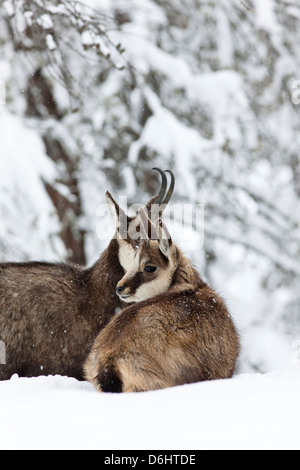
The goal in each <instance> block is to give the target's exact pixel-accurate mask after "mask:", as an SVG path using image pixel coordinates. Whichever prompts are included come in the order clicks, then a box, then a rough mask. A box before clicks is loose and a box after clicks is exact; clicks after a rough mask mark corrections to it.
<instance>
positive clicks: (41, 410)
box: [0, 372, 300, 450]
mask: <svg viewBox="0 0 300 470" xmlns="http://www.w3.org/2000/svg"><path fill="white" fill-rule="evenodd" d="M299 396H300V373H291V372H289V373H288V372H281V373H269V374H266V375H260V374H243V375H240V376H237V377H235V378H234V379H232V380H223V381H214V382H205V383H199V384H193V385H186V386H181V387H176V388H173V389H168V390H162V391H157V392H148V393H140V394H121V395H110V394H100V393H97V392H96V391H94V389H93V388H92V386H91V385H90V384H87V383H80V382H77V381H76V380H75V379H72V378H67V377H60V376H55V377H38V378H32V379H22V378H18V377H15V376H14V377H13V378H12V379H11V380H10V381H7V382H2V383H0V397H1V401H0V423H1V426H0V449H104V450H141V449H146V450H165V449H168V450H201V449H274V450H276V449H297V450H298V449H300V432H299V428H300V407H299Z"/></svg>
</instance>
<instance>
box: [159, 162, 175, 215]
mask: <svg viewBox="0 0 300 470" xmlns="http://www.w3.org/2000/svg"><path fill="white" fill-rule="evenodd" d="M165 173H169V174H170V175H171V185H170V188H169V191H168V192H167V194H166V197H165V198H164V200H163V201H162V204H164V205H165V206H167V204H169V201H170V199H171V197H172V194H173V193H174V189H175V176H174V173H173V172H172V171H171V170H165Z"/></svg>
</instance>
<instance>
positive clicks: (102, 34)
mask: <svg viewBox="0 0 300 470" xmlns="http://www.w3.org/2000/svg"><path fill="white" fill-rule="evenodd" d="M299 44H300V6H299V2H298V0H245V1H244V2H241V1H240V0H216V1H214V0H87V1H84V2H82V3H78V2H74V1H60V0H53V1H50V0H33V1H27V0H5V1H3V0H0V82H1V83H2V85H3V84H5V91H6V99H5V104H2V106H1V108H0V217H1V224H0V259H1V261H8V260H10V261H12V260H15V261H23V260H30V259H31V260H33V259H34V260H39V259H47V260H67V261H71V262H74V263H79V264H91V263H93V262H94V261H95V260H96V259H97V257H98V255H99V254H100V253H101V251H102V250H103V249H104V248H105V247H106V245H107V243H108V240H106V241H103V240H100V239H99V237H98V236H97V231H96V229H97V226H98V224H99V223H101V220H100V218H99V212H97V208H98V207H99V205H100V204H101V203H103V202H104V194H105V191H106V190H110V191H112V193H113V194H114V195H115V196H116V197H118V196H121V195H122V196H127V197H128V202H129V204H133V203H136V202H146V201H147V200H148V199H149V198H150V196H152V195H153V194H154V193H155V191H157V187H158V177H157V175H156V174H155V173H153V172H152V171H151V168H153V167H154V166H158V167H160V168H163V169H165V168H170V169H172V170H173V171H174V173H175V174H176V176H177V187H176V191H175V195H174V202H176V203H177V204H187V203H193V204H196V203H201V204H205V242H204V246H203V247H202V246H201V236H200V234H199V233H196V232H195V227H194V226H193V225H191V227H190V239H186V240H182V243H181V246H182V248H184V249H185V250H186V251H188V252H189V254H190V256H191V257H192V259H193V261H194V262H195V264H196V265H197V266H198V267H199V270H200V271H201V273H202V275H203V277H204V278H205V279H206V280H208V281H209V282H210V283H211V284H212V285H213V286H214V287H215V288H216V289H217V290H218V291H219V292H220V293H221V294H222V295H223V296H224V297H225V299H226V300H227V302H228V305H229V308H230V310H231V312H232V314H233V316H234V318H235V321H236V323H237V325H238V327H239V330H240V333H241V337H242V343H243V352H242V355H241V360H240V370H241V371H242V372H245V371H252V372H253V371H261V372H265V371H270V370H291V369H298V370H299V362H300V361H298V357H297V356H299V359H300V354H299V355H298V352H299V351H298V350H297V347H299V341H298V340H300V289H299V280H300V236H299V235H300V228H299V222H300V217H299V216H300V158H299V149H300V105H297V102H298V103H299V98H300V92H299V93H298V94H297V89H296V90H295V89H294V88H295V81H297V80H300V48H299ZM293 87H294V88H293ZM293 93H294V95H293ZM293 98H294V99H293ZM295 98H296V99H295ZM297 98H298V99H297ZM2 101H3V100H2ZM175 219H176V214H175ZM176 241H177V242H178V243H179V244H180V242H181V241H180V240H176ZM197 244H198V245H199V247H198V249H197ZM191 248H193V249H191ZM297 341H298V342H297Z"/></svg>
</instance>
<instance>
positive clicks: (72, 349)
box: [0, 170, 172, 380]
mask: <svg viewBox="0 0 300 470" xmlns="http://www.w3.org/2000/svg"><path fill="white" fill-rule="evenodd" d="M158 171H160V173H161V174H162V176H163V180H162V185H161V190H160V193H159V195H158V196H157V197H155V198H153V199H152V200H151V201H149V203H148V204H147V206H145V210H146V212H147V213H148V212H149V211H150V209H151V205H152V204H154V203H155V204H156V205H158V206H159V207H160V206H162V207H164V205H165V204H167V203H168V201H169V199H170V197H171V193H172V187H171V188H170V190H169V191H168V193H167V195H165V194H166V191H167V178H166V176H165V175H164V174H163V172H162V171H161V170H158ZM106 199H107V203H108V205H109V206H110V207H113V208H114V212H115V213H116V212H117V213H118V220H121V219H122V222H123V223H122V225H120V226H118V228H117V234H116V236H115V237H114V238H113V239H112V240H111V242H110V244H109V246H108V248H107V249H106V250H105V251H104V253H103V254H102V256H101V258H100V259H99V260H98V261H97V262H96V263H95V265H94V266H93V267H91V268H88V269H85V268H81V267H78V266H74V265H68V264H62V263H58V264H51V263H44V262H29V263H4V264H0V341H2V342H4V344H5V349H6V351H5V352H6V361H5V362H6V364H5V365H2V364H0V380H7V379H9V378H10V377H11V375H12V374H15V373H16V374H18V375H19V376H22V377H32V376H38V375H49V374H59V375H67V376H71V377H75V378H77V379H79V380H83V375H82V374H83V372H82V367H83V363H84V360H85V359H86V356H87V354H88V351H89V347H90V346H91V344H92V342H93V340H94V339H95V338H96V336H97V334H98V333H99V331H100V330H101V329H102V328H103V327H104V326H105V325H106V324H107V323H108V322H109V320H110V319H111V318H112V317H113V315H114V314H115V312H116V309H118V308H122V307H123V306H124V303H123V301H122V299H121V298H120V297H119V296H117V295H116V285H117V283H118V281H119V280H120V278H121V277H122V276H123V275H124V272H125V269H126V265H127V264H128V263H130V259H129V258H130V256H131V253H134V252H132V251H131V247H132V246H134V244H135V241H134V240H133V239H132V238H131V236H130V234H131V233H133V230H131V231H130V230H129V227H132V226H133V227H135V229H137V227H138V225H139V215H138V214H137V216H136V217H128V218H127V216H126V214H125V213H124V212H123V211H122V210H121V209H120V208H119V206H118V205H117V203H116V202H115V201H114V199H113V198H112V196H111V195H110V194H109V193H107V195H106ZM121 216H123V217H121ZM129 232H130V233H129ZM1 344H3V343H1Z"/></svg>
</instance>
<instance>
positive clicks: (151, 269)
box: [144, 266, 157, 274]
mask: <svg viewBox="0 0 300 470" xmlns="http://www.w3.org/2000/svg"><path fill="white" fill-rule="evenodd" d="M144 271H145V273H150V274H153V273H155V271H157V267H156V266H146V267H145V269H144Z"/></svg>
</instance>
